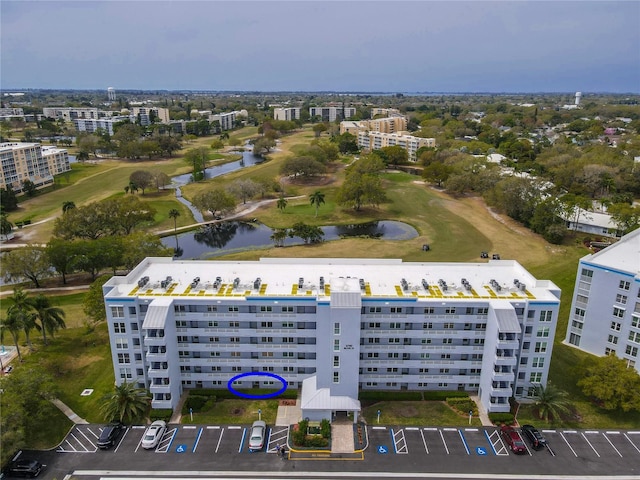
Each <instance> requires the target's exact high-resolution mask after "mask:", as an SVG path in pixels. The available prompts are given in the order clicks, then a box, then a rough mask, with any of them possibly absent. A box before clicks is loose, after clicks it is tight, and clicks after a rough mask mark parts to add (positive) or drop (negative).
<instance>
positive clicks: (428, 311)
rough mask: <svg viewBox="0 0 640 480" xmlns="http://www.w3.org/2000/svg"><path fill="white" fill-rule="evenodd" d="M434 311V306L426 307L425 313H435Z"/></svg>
mask: <svg viewBox="0 0 640 480" xmlns="http://www.w3.org/2000/svg"><path fill="white" fill-rule="evenodd" d="M434 311H435V309H434V308H433V307H425V309H424V314H425V315H433V312H434Z"/></svg>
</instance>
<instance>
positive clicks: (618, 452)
mask: <svg viewBox="0 0 640 480" xmlns="http://www.w3.org/2000/svg"><path fill="white" fill-rule="evenodd" d="M602 436H603V437H604V438H606V439H607V442H609V444H610V445H611V446H612V447H613V449H614V450H615V451H616V453H617V454H618V455H620V458H622V454H621V453H620V451H619V450H618V449H617V448H616V446H615V445H614V444H613V443H612V442H611V440H609V437H607V434H606V433H603V434H602Z"/></svg>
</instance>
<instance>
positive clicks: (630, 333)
mask: <svg viewBox="0 0 640 480" xmlns="http://www.w3.org/2000/svg"><path fill="white" fill-rule="evenodd" d="M564 341H565V343H567V344H569V345H572V346H574V347H577V348H579V349H580V350H584V351H585V352H589V353H591V354H593V355H610V354H615V355H617V356H618V357H620V358H624V359H625V360H626V361H627V364H628V365H629V366H633V367H634V368H635V369H636V370H638V371H639V372H640V362H638V350H640V229H637V230H634V231H633V232H631V233H628V234H627V235H625V236H623V237H622V238H621V239H620V240H619V241H618V242H616V243H614V244H613V245H611V246H609V247H606V248H605V249H604V250H600V251H599V252H597V253H594V254H591V255H587V256H585V257H583V258H581V259H580V263H579V264H578V272H577V275H576V285H575V288H574V292H573V300H572V302H571V315H570V317H569V325H568V326H567V334H566V337H565V340H564Z"/></svg>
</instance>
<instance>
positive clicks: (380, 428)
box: [371, 427, 387, 430]
mask: <svg viewBox="0 0 640 480" xmlns="http://www.w3.org/2000/svg"><path fill="white" fill-rule="evenodd" d="M371 429H372V430H386V429H387V427H371Z"/></svg>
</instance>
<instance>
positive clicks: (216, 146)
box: [211, 139, 224, 150]
mask: <svg viewBox="0 0 640 480" xmlns="http://www.w3.org/2000/svg"><path fill="white" fill-rule="evenodd" d="M221 148H224V142H223V141H222V140H220V139H216V140H214V141H213V142H211V150H220V149H221Z"/></svg>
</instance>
